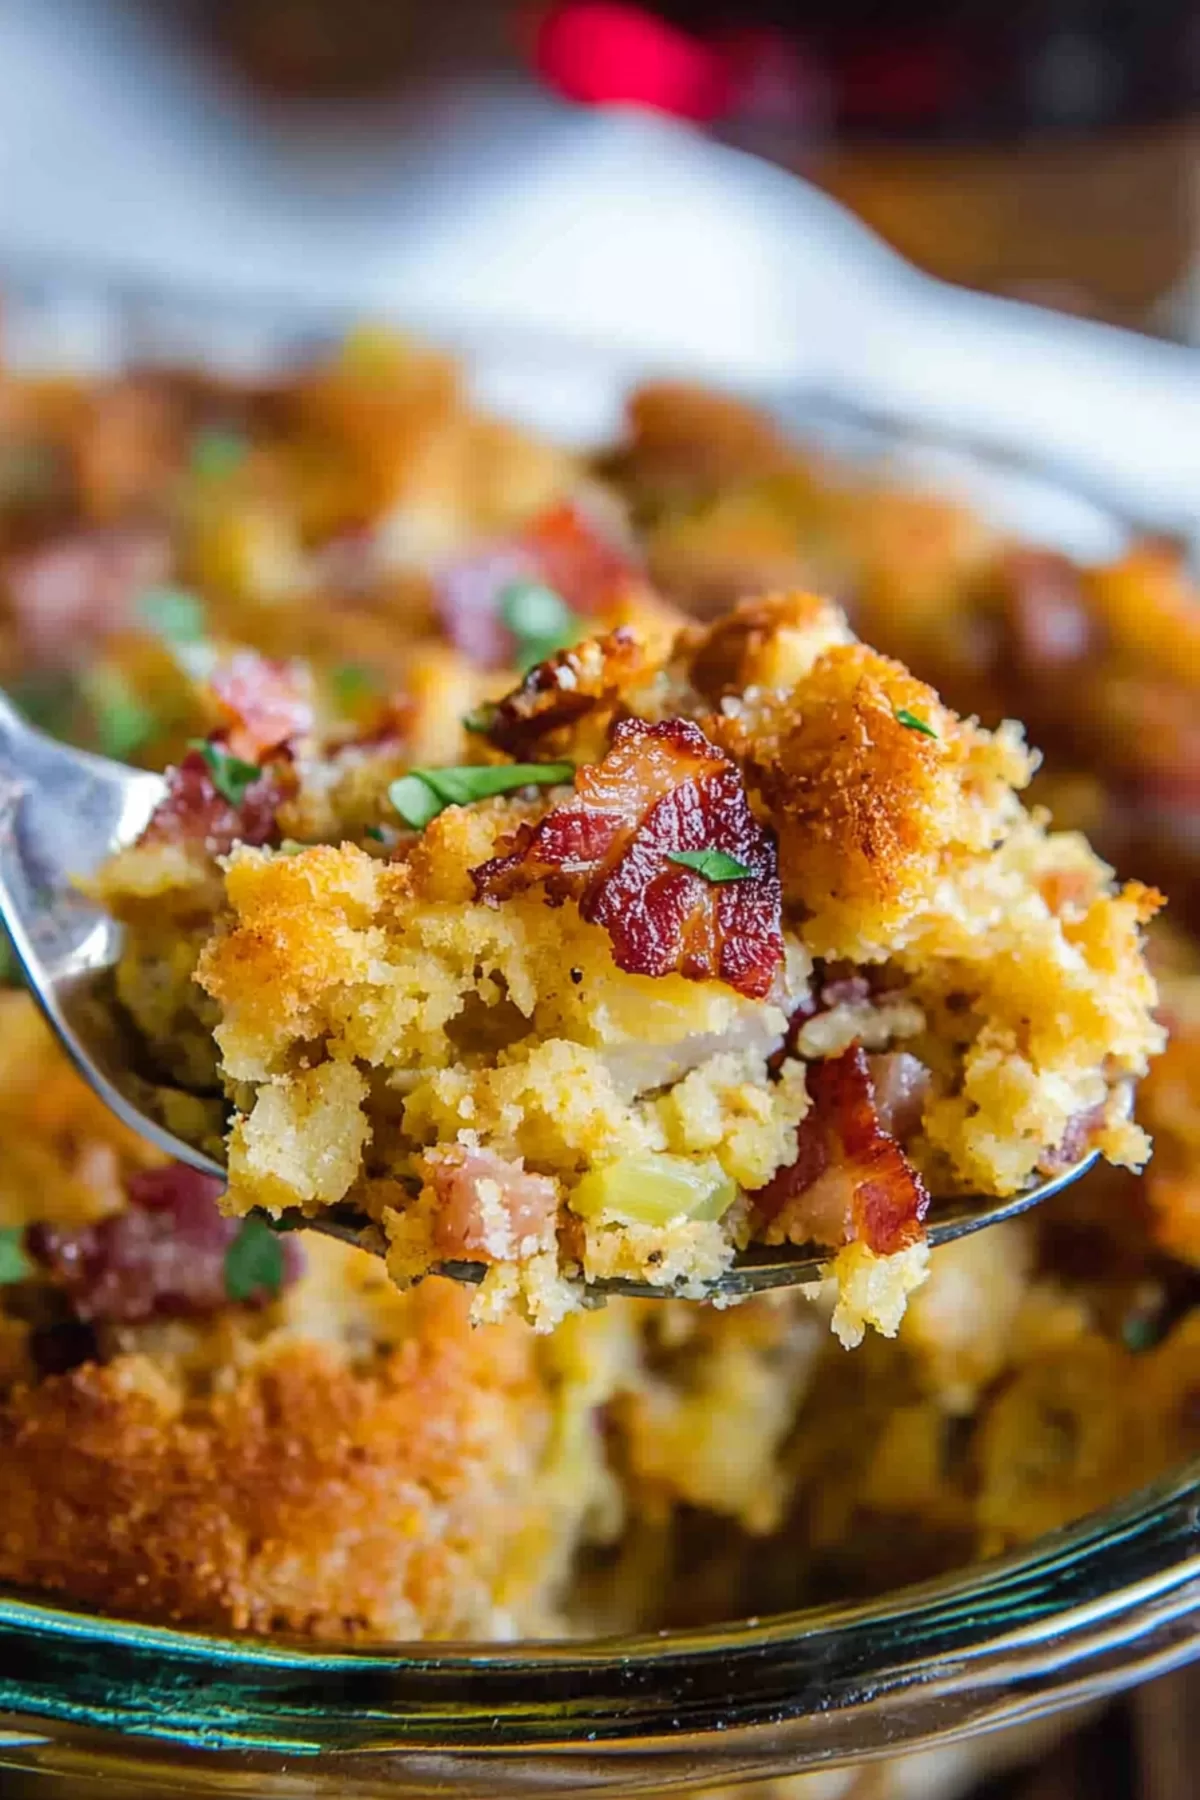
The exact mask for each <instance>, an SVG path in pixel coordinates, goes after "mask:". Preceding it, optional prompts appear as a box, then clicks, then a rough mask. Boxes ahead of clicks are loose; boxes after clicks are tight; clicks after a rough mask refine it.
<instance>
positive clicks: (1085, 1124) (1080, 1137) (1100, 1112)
mask: <svg viewBox="0 0 1200 1800" xmlns="http://www.w3.org/2000/svg"><path fill="white" fill-rule="evenodd" d="M1107 1111H1108V1105H1107V1102H1106V1101H1103V1100H1102V1101H1100V1102H1099V1104H1098V1105H1096V1106H1089V1107H1088V1108H1087V1109H1086V1111H1084V1112H1077V1113H1076V1114H1075V1115H1074V1117H1073V1118H1071V1119H1068V1121H1067V1129H1066V1130H1065V1131H1064V1132H1063V1135H1062V1138H1061V1140H1060V1142H1059V1144H1058V1146H1057V1148H1056V1149H1054V1150H1049V1151H1047V1153H1046V1155H1045V1156H1043V1158H1042V1160H1041V1162H1040V1163H1039V1164H1038V1168H1039V1170H1040V1172H1041V1173H1042V1174H1043V1175H1059V1174H1061V1173H1062V1171H1063V1170H1064V1169H1070V1168H1072V1167H1074V1165H1075V1164H1076V1163H1077V1162H1078V1161H1079V1160H1080V1158H1081V1157H1084V1156H1086V1155H1087V1153H1088V1150H1089V1148H1090V1146H1091V1142H1092V1139H1093V1138H1094V1137H1095V1135H1096V1133H1097V1132H1098V1131H1099V1130H1100V1129H1101V1127H1102V1126H1103V1124H1104V1119H1105V1114H1106V1113H1107Z"/></svg>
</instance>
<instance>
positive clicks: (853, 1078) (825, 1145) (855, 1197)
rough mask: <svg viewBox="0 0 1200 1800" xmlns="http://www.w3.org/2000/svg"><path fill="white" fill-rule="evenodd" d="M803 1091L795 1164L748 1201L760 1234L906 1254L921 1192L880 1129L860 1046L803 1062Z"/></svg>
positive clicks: (919, 1231)
mask: <svg viewBox="0 0 1200 1800" xmlns="http://www.w3.org/2000/svg"><path fill="white" fill-rule="evenodd" d="M914 1060H915V1059H914ZM808 1089H809V1095H810V1098H811V1101H812V1105H811V1108H810V1110H809V1112H808V1113H807V1114H806V1116H805V1118H804V1119H803V1120H802V1121H801V1125H800V1129H799V1132H798V1133H797V1147H796V1157H795V1160H794V1161H793V1162H791V1163H789V1164H788V1166H787V1167H786V1168H784V1169H780V1170H779V1171H778V1172H777V1173H776V1174H775V1175H774V1176H772V1178H771V1180H770V1181H769V1182H768V1183H767V1185H766V1186H765V1187H763V1188H759V1190H758V1192H757V1193H755V1194H753V1195H752V1196H751V1199H752V1201H753V1204H754V1209H755V1213H756V1215H757V1219H758V1222H759V1227H760V1230H767V1231H769V1234H770V1238H771V1240H772V1241H774V1242H786V1243H795V1244H806V1243H817V1244H830V1245H840V1244H845V1243H850V1242H855V1241H857V1242H861V1243H863V1244H865V1245H866V1246H867V1248H868V1249H869V1250H873V1251H874V1252H875V1253H876V1255H879V1256H891V1255H893V1254H894V1253H895V1252H896V1251H897V1250H904V1249H907V1248H908V1246H909V1245H911V1244H914V1243H916V1242H917V1241H918V1240H919V1239H920V1238H921V1237H922V1236H923V1235H924V1228H923V1223H922V1222H923V1220H924V1218H925V1214H926V1212H927V1211H928V1210H929V1195H928V1193H927V1192H926V1189H925V1184H924V1182H923V1181H922V1180H921V1177H920V1176H919V1175H918V1173H917V1171H916V1170H915V1169H914V1168H913V1166H912V1164H911V1163H910V1162H909V1160H908V1158H907V1157H906V1156H905V1154H904V1152H903V1150H902V1149H901V1148H900V1145H899V1144H898V1143H897V1142H896V1140H895V1138H894V1137H893V1136H892V1135H891V1133H890V1132H889V1131H887V1130H886V1129H885V1128H884V1124H883V1121H882V1119H881V1117H880V1114H879V1109H878V1106H877V1103H876V1097H875V1088H874V1084H873V1082H872V1080H871V1070H870V1065H869V1064H868V1061H867V1057H866V1053H865V1051H864V1050H863V1048H862V1045H861V1044H852V1045H851V1046H850V1048H849V1049H848V1050H844V1051H843V1052H842V1054H841V1055H840V1056H835V1057H830V1058H829V1059H828V1060H827V1061H824V1062H818V1063H812V1064H810V1066H809V1070H808Z"/></svg>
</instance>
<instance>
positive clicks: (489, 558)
mask: <svg viewBox="0 0 1200 1800" xmlns="http://www.w3.org/2000/svg"><path fill="white" fill-rule="evenodd" d="M634 572H635V569H634V565H633V563H632V562H631V561H630V560H629V558H628V557H627V556H626V555H625V554H624V553H623V552H622V551H620V550H618V549H617V548H615V547H614V546H613V545H612V544H610V543H608V542H607V540H606V539H605V538H604V537H602V536H601V534H600V533H599V532H598V531H597V530H596V529H595V527H594V526H592V525H591V524H589V523H588V521H587V520H586V519H585V518H584V516H583V514H582V512H581V511H580V509H579V508H578V507H576V506H574V505H572V504H571V503H570V502H564V503H563V504H562V505H561V506H555V507H552V508H551V509H550V511H549V512H545V513H542V514H541V515H540V516H539V517H538V518H536V519H535V520H534V521H533V523H532V524H531V525H530V526H528V527H527V529H526V530H525V531H524V532H522V533H521V534H520V535H519V536H517V537H514V538H511V539H508V540H506V541H505V542H503V543H498V544H492V545H488V546H485V547H484V548H482V549H480V550H477V551H476V552H475V553H474V554H473V555H471V556H468V557H465V558H464V559H463V560H462V561H461V562H455V563H452V564H451V565H450V566H449V567H448V568H446V569H444V570H443V571H442V572H441V574H440V575H439V576H438V577H437V580H436V583H435V598H436V603H437V611H438V617H439V619H440V620H441V624H442V629H443V631H444V632H445V633H446V636H447V637H448V638H449V639H450V642H451V643H452V644H453V645H454V647H455V649H456V650H461V651H462V653H463V655H464V656H466V657H468V658H469V659H470V661H471V662H473V663H475V664H476V665H477V667H479V668H483V669H504V668H508V667H510V666H511V664H512V661H513V656H514V652H515V649H516V646H515V644H514V642H513V637H512V633H511V632H510V631H509V630H508V627H507V626H506V625H505V623H504V621H503V619H502V618H501V616H500V602H501V598H502V596H503V594H504V591H505V589H506V588H509V587H511V586H512V585H513V584H514V583H515V582H519V581H537V582H542V583H544V584H545V585H546V586H547V587H550V588H553V589H554V591H555V593H556V594H558V595H559V596H560V597H561V599H562V600H563V601H565V603H566V605H567V606H568V607H569V608H570V609H571V611H572V612H574V613H578V614H579V615H580V616H581V617H582V618H593V617H595V616H596V615H598V614H599V613H602V612H603V611H604V608H605V606H606V605H607V604H608V603H609V602H610V601H611V600H612V599H613V598H614V597H615V594H616V592H617V590H618V589H619V588H620V587H621V586H622V585H623V583H624V582H625V581H626V579H627V578H628V577H629V576H630V575H632V574H633V573H634Z"/></svg>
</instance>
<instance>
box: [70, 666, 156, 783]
mask: <svg viewBox="0 0 1200 1800" xmlns="http://www.w3.org/2000/svg"><path fill="white" fill-rule="evenodd" d="M84 692H85V694H86V697H87V700H88V703H89V705H90V706H91V708H92V711H93V714H94V715H95V720H96V742H97V744H98V745H99V747H100V750H101V752H102V754H103V755H105V756H111V757H112V758H113V759H114V761H116V762H125V761H127V760H128V758H129V757H131V756H133V755H135V754H136V753H137V751H139V750H141V749H142V748H143V746H144V745H146V744H148V743H149V742H150V739H151V738H152V737H153V736H154V734H155V732H156V731H157V730H158V719H157V718H156V716H155V714H154V713H153V712H151V710H150V708H149V707H148V706H146V705H144V703H143V702H142V701H141V700H140V699H139V698H138V696H137V694H135V693H134V691H133V689H132V688H131V687H130V685H129V683H128V681H127V680H126V679H125V677H124V675H122V674H121V672H120V670H119V669H105V668H100V669H94V670H92V672H91V673H90V674H89V675H88V676H87V677H86V679H85V682H84Z"/></svg>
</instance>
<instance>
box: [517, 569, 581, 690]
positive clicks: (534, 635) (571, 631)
mask: <svg viewBox="0 0 1200 1800" xmlns="http://www.w3.org/2000/svg"><path fill="white" fill-rule="evenodd" d="M500 617H501V618H502V619H503V621H504V623H505V624H506V625H507V626H508V629H509V630H510V631H511V632H512V634H513V636H514V638H515V639H516V640H517V651H516V660H517V665H518V667H519V668H520V669H521V671H522V672H524V671H525V670H526V669H532V668H535V667H536V665H537V664H538V663H540V662H545V660H546V658H547V657H548V656H553V655H555V653H556V652H557V651H559V650H569V649H570V647H571V645H572V644H577V643H578V642H579V639H580V637H581V636H582V635H583V623H582V621H581V620H580V619H579V618H577V617H576V615H575V614H574V613H573V612H572V611H571V609H570V607H569V606H568V605H567V603H566V601H565V600H564V599H563V597H562V595H561V594H556V593H555V591H554V589H553V588H552V587H547V586H546V585H545V583H544V582H541V581H514V582H512V583H510V585H509V586H508V587H506V588H505V589H504V591H503V593H502V594H501V595H500Z"/></svg>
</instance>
